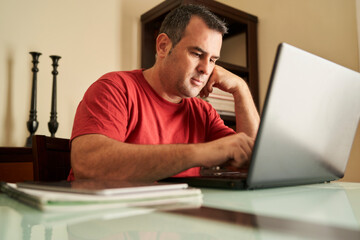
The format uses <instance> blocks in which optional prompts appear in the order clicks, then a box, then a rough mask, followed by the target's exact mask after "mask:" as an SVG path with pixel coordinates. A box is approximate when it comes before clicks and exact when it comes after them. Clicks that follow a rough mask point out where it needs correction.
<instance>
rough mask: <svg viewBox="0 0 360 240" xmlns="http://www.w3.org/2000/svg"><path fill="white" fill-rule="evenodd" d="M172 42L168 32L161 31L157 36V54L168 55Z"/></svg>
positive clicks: (160, 55)
mask: <svg viewBox="0 0 360 240" xmlns="http://www.w3.org/2000/svg"><path fill="white" fill-rule="evenodd" d="M171 47H172V42H171V40H170V38H169V37H168V35H167V34H166V33H161V34H159V36H158V37H157V38H156V54H157V56H158V57H160V58H162V57H166V56H167V55H168V53H169V51H170V50H171Z"/></svg>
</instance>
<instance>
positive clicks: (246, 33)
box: [141, 0, 259, 121]
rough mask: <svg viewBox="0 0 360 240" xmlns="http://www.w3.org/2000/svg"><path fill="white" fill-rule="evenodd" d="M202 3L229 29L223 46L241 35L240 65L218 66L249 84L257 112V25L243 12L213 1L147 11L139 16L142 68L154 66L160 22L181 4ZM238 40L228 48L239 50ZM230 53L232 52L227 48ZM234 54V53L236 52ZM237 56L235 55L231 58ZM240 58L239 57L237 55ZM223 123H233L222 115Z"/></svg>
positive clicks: (173, 0)
mask: <svg viewBox="0 0 360 240" xmlns="http://www.w3.org/2000/svg"><path fill="white" fill-rule="evenodd" d="M189 3H194V4H201V5H204V6H206V7H207V8H208V9H209V10H210V11H212V12H213V13H215V14H216V15H217V16H218V17H219V18H220V19H224V20H225V22H226V23H227V25H228V27H229V33H228V34H226V35H225V36H224V43H223V47H224V46H225V45H226V44H225V43H226V42H227V40H230V39H234V37H236V36H239V35H243V38H242V39H244V40H243V45H244V48H243V50H242V51H241V52H242V54H244V57H243V58H244V61H243V64H242V65H239V64H237V63H230V62H225V61H218V62H217V63H218V64H219V65H221V66H223V67H225V68H226V69H228V70H230V71H231V72H233V73H235V74H237V75H239V76H241V77H242V78H243V79H245V81H246V82H247V83H248V85H249V88H250V91H251V93H252V95H253V98H254V101H255V104H256V106H257V108H258V109H259V93H258V58H257V55H258V52H257V22H258V19H257V17H256V16H254V15H251V14H248V13H245V12H243V11H240V10H238V9H235V8H232V7H229V6H227V5H225V4H222V3H219V2H216V1H213V0H166V1H164V2H163V3H161V4H159V5H157V6H155V7H154V8H152V9H151V10H149V11H148V12H146V13H144V14H142V15H141V33H142V36H141V66H142V68H150V67H151V66H152V65H153V64H154V63H155V53H156V52H155V40H156V37H157V35H158V33H159V29H160V26H161V23H162V21H163V20H164V18H165V16H166V14H167V13H169V12H170V11H171V10H172V9H174V8H176V7H178V6H180V5H182V4H189ZM236 39H237V38H235V42H234V40H232V41H231V43H230V44H228V45H229V46H227V47H230V48H233V47H238V45H240V44H241V43H240V42H236V41H237V40H236ZM230 51H231V49H230ZM235 54H237V53H235ZM234 57H236V56H234ZM239 57H240V56H239ZM222 117H224V118H225V119H224V120H230V121H231V120H232V119H229V118H228V117H225V116H222Z"/></svg>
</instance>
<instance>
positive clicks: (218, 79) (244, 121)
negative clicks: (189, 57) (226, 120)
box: [200, 65, 260, 138]
mask: <svg viewBox="0 0 360 240" xmlns="http://www.w3.org/2000/svg"><path fill="white" fill-rule="evenodd" d="M213 87H217V88H219V89H221V90H223V91H225V92H228V93H231V94H232V95H233V96H234V102H235V109H234V111H235V116H236V132H238V133H240V132H244V133H246V134H247V135H248V136H250V137H252V138H255V137H256V134H257V130H258V127H259V123H260V117H259V114H258V112H257V109H256V106H255V104H254V101H253V99H252V96H251V92H250V90H249V87H248V85H247V84H246V82H245V81H244V80H243V79H242V78H240V77H239V76H237V75H235V74H233V73H231V72H229V71H228V70H226V69H224V68H222V67H220V66H217V65H216V66H215V68H214V70H213V72H212V74H211V76H210V78H209V80H208V82H207V84H206V85H205V87H204V88H203V89H202V90H201V92H200V96H201V97H208V96H209V94H210V93H211V92H212V91H213Z"/></svg>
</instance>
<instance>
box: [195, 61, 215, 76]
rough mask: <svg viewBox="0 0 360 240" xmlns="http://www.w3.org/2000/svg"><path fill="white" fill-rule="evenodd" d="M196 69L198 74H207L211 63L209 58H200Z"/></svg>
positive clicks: (210, 68)
mask: <svg viewBox="0 0 360 240" xmlns="http://www.w3.org/2000/svg"><path fill="white" fill-rule="evenodd" d="M197 70H198V72H199V73H200V74H203V75H209V74H210V73H211V71H212V65H211V64H210V60H209V59H207V58H204V59H201V61H200V62H199V65H198V69H197Z"/></svg>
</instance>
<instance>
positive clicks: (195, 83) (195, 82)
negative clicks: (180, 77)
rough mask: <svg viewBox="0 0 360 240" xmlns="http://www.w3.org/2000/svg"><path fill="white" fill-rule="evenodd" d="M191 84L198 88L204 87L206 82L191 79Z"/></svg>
mask: <svg viewBox="0 0 360 240" xmlns="http://www.w3.org/2000/svg"><path fill="white" fill-rule="evenodd" d="M191 83H192V84H194V85H196V86H202V85H203V84H204V82H203V81H201V80H200V79H198V78H191Z"/></svg>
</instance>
